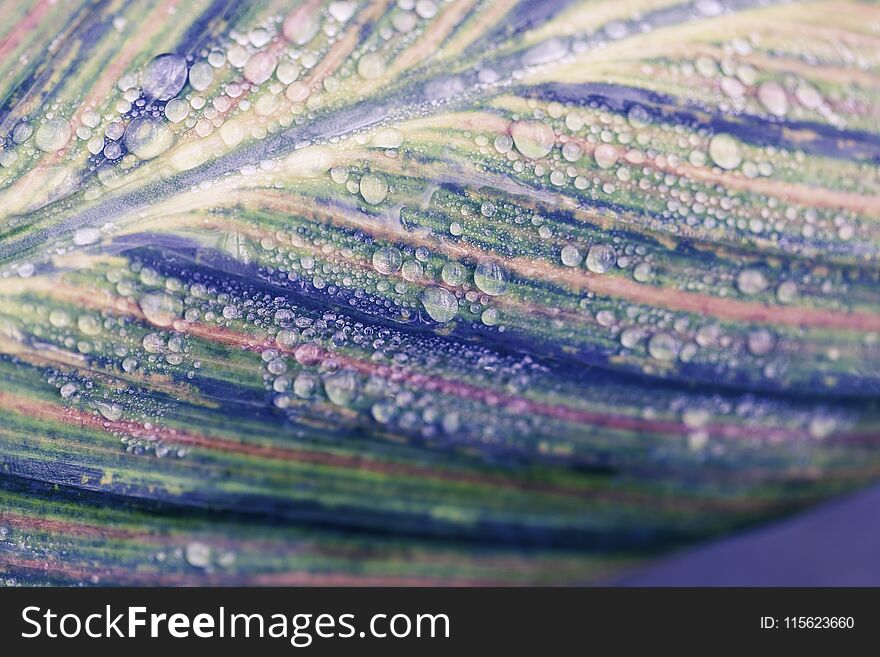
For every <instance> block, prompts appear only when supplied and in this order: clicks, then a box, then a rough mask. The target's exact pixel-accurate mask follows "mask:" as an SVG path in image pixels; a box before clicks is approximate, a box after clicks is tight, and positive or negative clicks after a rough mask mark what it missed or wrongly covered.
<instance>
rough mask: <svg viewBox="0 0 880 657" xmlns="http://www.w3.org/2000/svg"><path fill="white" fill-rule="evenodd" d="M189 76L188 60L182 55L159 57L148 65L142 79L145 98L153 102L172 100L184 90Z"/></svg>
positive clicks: (167, 54)
mask: <svg viewBox="0 0 880 657" xmlns="http://www.w3.org/2000/svg"><path fill="white" fill-rule="evenodd" d="M187 75H188V71H187V68H186V59H184V58H183V57H182V56H181V55H174V54H171V53H166V54H164V55H159V56H158V57H155V58H154V59H153V61H151V62H150V63H149V64H147V68H146V70H145V71H144V74H143V77H142V78H141V88H142V89H143V92H144V96H146V97H147V98H149V99H151V100H171V99H172V98H174V97H175V96H176V95H177V94H179V93H180V91H181V89H183V86H184V85H185V84H186V79H187Z"/></svg>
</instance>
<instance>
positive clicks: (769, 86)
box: [713, 80, 788, 159]
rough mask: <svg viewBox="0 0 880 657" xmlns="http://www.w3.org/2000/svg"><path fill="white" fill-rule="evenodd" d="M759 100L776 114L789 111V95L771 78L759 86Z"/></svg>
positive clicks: (780, 114)
mask: <svg viewBox="0 0 880 657" xmlns="http://www.w3.org/2000/svg"><path fill="white" fill-rule="evenodd" d="M758 100H759V101H760V102H761V104H762V105H763V106H764V108H765V109H766V110H767V111H768V112H770V113H771V114H773V115H774V116H785V114H786V113H787V112H788V97H787V95H786V93H785V88H783V86H782V85H781V84H779V83H778V82H773V81H772V80H771V81H769V82H765V83H764V84H762V85H761V86H760V87H758ZM713 159H714V158H713Z"/></svg>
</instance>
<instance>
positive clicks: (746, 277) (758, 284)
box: [736, 269, 768, 294]
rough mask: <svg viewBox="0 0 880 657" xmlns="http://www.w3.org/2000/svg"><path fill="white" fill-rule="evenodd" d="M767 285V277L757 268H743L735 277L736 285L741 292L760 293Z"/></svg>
mask: <svg viewBox="0 0 880 657" xmlns="http://www.w3.org/2000/svg"><path fill="white" fill-rule="evenodd" d="M767 285H768V282H767V278H766V277H765V276H764V274H763V272H761V271H759V270H757V269H744V270H743V271H741V272H740V273H739V275H738V276H737V277H736V287H737V288H738V289H739V291H740V292H742V293H743V294H760V293H761V292H763V291H764V290H766V289H767Z"/></svg>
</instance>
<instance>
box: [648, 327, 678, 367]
mask: <svg viewBox="0 0 880 657" xmlns="http://www.w3.org/2000/svg"><path fill="white" fill-rule="evenodd" d="M679 349H680V345H679V343H678V340H676V339H675V337H673V336H672V335H670V334H669V333H662V332H661V333H655V334H654V335H652V336H651V339H650V340H649V341H648V353H649V354H651V357H652V358H655V359H657V360H663V361H670V360H675V358H676V357H677V356H678V351H679Z"/></svg>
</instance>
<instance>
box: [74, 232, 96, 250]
mask: <svg viewBox="0 0 880 657" xmlns="http://www.w3.org/2000/svg"><path fill="white" fill-rule="evenodd" d="M99 239H101V231H100V230H98V229H97V228H79V229H77V231H76V232H75V233H74V234H73V243H74V244H76V245H77V246H86V245H87V244H94V243H95V242H97V241H98V240H99Z"/></svg>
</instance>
